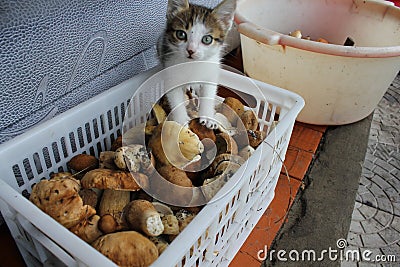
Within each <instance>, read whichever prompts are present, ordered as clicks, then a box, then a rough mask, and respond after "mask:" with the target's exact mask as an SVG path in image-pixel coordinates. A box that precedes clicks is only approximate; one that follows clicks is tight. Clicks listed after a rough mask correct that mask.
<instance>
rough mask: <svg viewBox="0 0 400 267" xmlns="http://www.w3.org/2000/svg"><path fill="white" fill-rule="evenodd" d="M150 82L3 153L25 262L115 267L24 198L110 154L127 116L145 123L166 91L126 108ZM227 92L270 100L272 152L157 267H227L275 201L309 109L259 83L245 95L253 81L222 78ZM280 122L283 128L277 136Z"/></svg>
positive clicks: (262, 114)
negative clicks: (299, 123)
mask: <svg viewBox="0 0 400 267" xmlns="http://www.w3.org/2000/svg"><path fill="white" fill-rule="evenodd" d="M150 74H151V73H148V74H147V76H143V77H141V78H140V79H137V77H136V78H135V80H129V81H126V82H125V83H122V84H120V85H119V86H117V87H115V88H112V89H110V90H109V91H107V92H105V93H103V94H101V95H99V96H98V97H95V98H93V99H92V100H90V101H88V102H85V103H83V104H82V105H79V106H78V107H76V108H74V109H72V110H70V111H68V112H66V113H64V114H62V115H61V116H59V117H57V118H55V119H53V120H51V121H48V122H46V123H44V124H42V125H40V127H36V128H34V129H32V130H30V131H29V132H27V133H26V134H23V135H21V136H19V137H17V138H16V139H15V140H13V142H12V143H6V144H4V145H2V146H0V159H1V161H2V165H1V166H0V173H1V179H2V181H0V183H1V184H0V185H2V184H4V183H3V181H4V182H5V184H4V186H0V200H1V201H0V206H1V211H2V212H4V215H5V218H6V221H7V224H8V225H9V226H10V229H11V231H12V234H13V236H14V238H15V239H16V240H17V239H18V242H17V244H18V246H19V248H20V250H21V251H22V254H23V255H24V258H25V260H26V261H31V260H32V259H35V261H37V262H38V263H42V264H43V263H50V262H57V260H59V262H60V264H64V265H68V266H71V265H89V266H100V265H101V266H105V265H110V266H113V264H112V263H111V262H110V261H109V260H105V259H104V256H102V255H100V254H99V253H98V252H97V251H94V250H93V248H91V247H90V246H89V245H87V244H86V243H84V242H83V241H82V240H80V239H79V238H77V237H76V236H74V235H73V234H72V233H71V232H69V231H68V230H67V229H65V228H64V227H63V226H61V225H60V224H58V223H56V222H55V221H54V220H53V219H52V218H50V217H49V216H47V215H46V214H44V213H42V212H40V211H38V209H37V208H36V207H35V206H33V204H32V203H30V202H29V201H28V200H27V199H26V198H25V197H24V196H27V195H28V194H29V192H30V191H31V187H32V185H33V184H34V183H37V182H38V181H39V180H40V179H43V178H48V175H49V174H50V173H52V172H58V171H65V170H66V162H67V161H68V160H69V159H70V158H71V157H73V156H74V155H76V154H79V153H90V154H94V155H98V153H99V152H100V151H102V150H105V149H107V148H109V147H110V145H111V143H112V141H113V140H114V139H115V138H116V136H117V134H119V133H120V131H121V127H122V120H123V118H124V114H125V111H128V112H127V113H126V114H127V116H128V117H135V118H137V119H135V120H132V124H138V123H141V122H144V119H145V118H146V116H147V114H148V112H149V106H150V107H151V104H152V102H153V101H155V100H157V99H158V96H159V95H160V94H162V92H163V90H164V89H163V86H162V85H160V86H159V87H158V88H159V89H158V90H159V91H157V90H156V91H155V92H154V90H150V91H145V92H139V94H137V95H136V96H135V98H134V99H132V100H131V101H134V102H135V104H133V105H129V107H128V103H129V99H130V97H131V96H132V95H133V93H134V92H135V90H136V89H137V88H139V86H140V84H142V82H143V80H144V79H146V78H147V77H148V76H149V75H150ZM185 79H189V78H188V77H185ZM252 82H255V81H252ZM255 83H257V82H255ZM221 84H222V85H224V86H226V87H228V88H233V89H235V90H237V91H239V92H240V91H245V92H246V94H247V95H250V96H253V97H255V99H256V100H257V101H258V99H263V98H265V99H266V100H262V101H258V102H257V101H256V105H255V107H254V110H255V112H256V114H258V116H259V119H260V122H261V125H262V126H263V127H262V128H263V130H264V131H265V132H266V133H269V135H268V136H267V138H266V139H265V142H266V144H263V145H261V146H260V147H259V149H257V151H256V154H255V155H254V156H256V157H258V156H260V159H261V160H260V161H259V162H257V161H254V160H250V161H248V165H247V166H246V167H248V169H244V168H242V170H241V171H239V172H238V173H237V174H235V175H234V176H233V177H232V178H231V179H230V180H229V181H228V182H227V184H226V186H224V187H223V189H221V190H220V192H219V193H218V194H219V195H218V194H217V196H216V198H218V200H217V201H214V202H212V203H209V204H207V205H206V206H205V207H204V208H203V209H202V211H201V212H200V214H199V215H198V216H196V217H195V218H194V220H193V222H192V223H191V224H189V225H188V226H187V228H186V229H185V231H183V232H182V233H181V234H180V235H178V237H177V238H176V239H175V240H174V242H173V243H172V244H171V246H170V247H169V248H167V250H166V251H164V253H163V254H161V256H160V257H159V259H158V260H157V261H156V262H155V263H154V264H153V266H154V267H156V266H160V267H161V266H162V267H165V262H168V264H170V265H171V266H175V265H176V266H216V265H218V264H220V265H221V266H224V265H226V263H227V262H229V261H230V260H231V259H232V257H233V255H234V254H235V253H236V251H237V250H238V248H239V247H240V245H241V242H244V239H245V238H246V236H247V235H248V234H249V233H250V231H251V229H252V227H253V226H254V224H255V222H256V221H257V220H258V218H259V216H261V215H260V212H257V211H259V210H263V209H266V207H267V206H268V204H269V202H270V201H271V200H272V198H273V191H274V188H275V185H276V179H277V178H276V177H277V175H278V174H279V170H280V166H279V164H280V161H279V160H280V159H283V158H284V154H285V153H286V148H287V144H288V140H289V138H290V134H291V129H292V128H293V124H294V120H295V118H296V116H297V114H298V112H299V111H300V109H301V107H302V105H304V102H302V100H301V98H299V97H298V96H297V95H295V94H291V93H290V92H286V91H283V90H281V89H279V88H276V87H273V86H269V85H265V84H263V83H259V87H260V88H261V91H258V90H255V91H254V89H251V88H247V87H248V85H249V80H248V79H246V78H244V77H243V76H239V75H236V74H233V73H230V72H228V71H222V70H221ZM156 87H157V86H156ZM243 88H245V89H247V90H245V89H243ZM152 92H153V93H152ZM260 92H261V94H262V97H261V96H260ZM131 106H133V107H131ZM276 119H278V120H279V123H278V124H277V125H276V127H275V128H273V122H274V120H276ZM276 155H279V157H277V156H276ZM242 167H243V166H242ZM23 195H24V196H23ZM32 229H36V230H37V231H33V232H34V234H32V235H31V234H29V231H28V230H32ZM88 255H91V257H88ZM102 257H103V258H102Z"/></svg>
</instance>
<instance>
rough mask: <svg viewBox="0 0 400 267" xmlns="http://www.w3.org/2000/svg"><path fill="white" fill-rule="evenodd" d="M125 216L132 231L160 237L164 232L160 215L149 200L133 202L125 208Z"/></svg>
mask: <svg viewBox="0 0 400 267" xmlns="http://www.w3.org/2000/svg"><path fill="white" fill-rule="evenodd" d="M124 215H125V219H126V221H127V223H128V225H129V227H130V228H131V229H132V230H136V231H141V232H143V233H145V234H146V235H148V236H159V235H161V234H162V233H163V231H164V224H163V223H162V221H161V216H160V214H159V213H158V212H157V210H156V209H155V208H154V206H153V204H151V202H149V201H147V200H143V199H138V200H133V201H131V202H130V203H129V204H128V205H127V206H126V207H125V210H124Z"/></svg>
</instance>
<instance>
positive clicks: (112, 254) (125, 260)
mask: <svg viewBox="0 0 400 267" xmlns="http://www.w3.org/2000/svg"><path fill="white" fill-rule="evenodd" d="M92 246H93V247H94V248H95V249H97V250H98V251H99V252H101V253H102V254H104V255H105V256H106V257H108V258H109V259H110V260H112V261H113V262H114V263H116V264H117V265H119V266H121V267H146V266H149V265H151V264H152V263H153V262H154V261H155V260H156V259H157V258H158V249H157V247H156V245H155V244H154V243H153V242H151V241H150V240H149V239H148V238H146V237H145V236H143V235H141V234H140V233H138V232H135V231H124V232H117V233H111V234H107V235H104V236H101V237H99V238H98V239H96V240H95V241H94V242H93V243H92Z"/></svg>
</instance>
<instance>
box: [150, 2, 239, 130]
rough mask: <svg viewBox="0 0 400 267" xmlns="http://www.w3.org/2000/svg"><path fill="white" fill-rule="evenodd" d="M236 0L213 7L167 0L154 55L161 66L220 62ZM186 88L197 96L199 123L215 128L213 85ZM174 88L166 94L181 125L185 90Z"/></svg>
mask: <svg viewBox="0 0 400 267" xmlns="http://www.w3.org/2000/svg"><path fill="white" fill-rule="evenodd" d="M235 9H236V0H223V1H222V2H221V3H220V4H219V5H218V6H217V7H215V8H214V9H209V8H206V7H203V6H199V5H195V4H190V3H189V2H188V0H168V9H167V25H166V30H165V32H164V34H163V35H162V36H161V38H160V41H159V44H158V55H159V58H160V61H161V63H162V65H163V66H164V67H170V66H172V65H176V64H179V63H185V62H195V61H208V62H212V63H217V64H219V63H220V60H221V57H222V52H223V47H224V41H225V38H226V35H227V33H228V31H229V29H230V28H231V26H232V23H233V15H234V11H235ZM190 88H191V89H192V90H193V91H195V93H196V95H197V96H199V97H200V99H201V100H200V104H199V117H200V123H201V124H203V125H205V126H206V127H207V128H210V129H215V128H217V126H218V125H217V123H216V122H215V121H214V120H213V118H214V113H215V108H214V105H215V101H214V100H215V96H216V94H217V86H216V85H211V84H192V85H190ZM186 89H187V88H178V89H174V90H171V91H169V92H168V93H167V94H166V97H167V100H168V102H169V105H170V107H171V110H173V109H176V110H175V112H174V113H173V117H172V119H173V120H175V121H177V122H179V123H181V124H185V123H187V122H188V121H189V116H188V114H187V111H186V109H185V107H184V105H182V103H183V102H184V101H185V90H186Z"/></svg>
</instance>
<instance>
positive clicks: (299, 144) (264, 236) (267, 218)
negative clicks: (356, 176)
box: [230, 122, 326, 267]
mask: <svg viewBox="0 0 400 267" xmlns="http://www.w3.org/2000/svg"><path fill="white" fill-rule="evenodd" d="M325 130H326V127H325V126H315V125H308V124H304V123H300V122H296V124H295V127H294V129H293V133H292V138H291V140H290V144H289V148H288V151H287V153H286V159H285V162H284V165H285V166H286V170H287V172H288V174H289V177H288V176H287V175H286V171H285V169H284V168H282V171H281V175H280V177H279V180H278V184H277V186H276V189H275V197H274V199H273V200H272V202H271V204H270V206H269V207H268V208H267V210H266V211H265V213H264V215H263V216H262V217H261V219H260V221H259V222H258V224H257V225H256V226H255V228H254V229H253V231H252V232H251V234H250V236H249V237H248V238H247V240H246V242H245V243H244V244H243V246H242V248H241V249H240V251H239V252H238V254H237V255H236V257H235V258H234V259H233V261H232V262H231V264H230V267H240V266H246V267H259V266H260V265H261V262H262V261H261V260H259V259H258V257H257V255H258V252H259V251H260V250H264V249H265V247H270V246H271V244H272V242H273V240H274V238H275V236H276V234H277V233H278V231H279V229H280V228H281V226H282V224H283V223H284V222H285V220H286V214H287V212H288V211H289V209H290V207H291V204H292V201H293V199H294V197H295V196H296V194H297V192H298V190H299V189H300V187H301V184H302V179H303V178H304V176H305V174H306V172H307V170H308V168H309V166H310V164H311V161H312V160H313V158H314V155H315V153H316V151H317V148H318V145H319V143H320V141H321V138H322V136H323V134H324V132H325ZM260 256H261V257H262V256H263V254H260Z"/></svg>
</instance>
